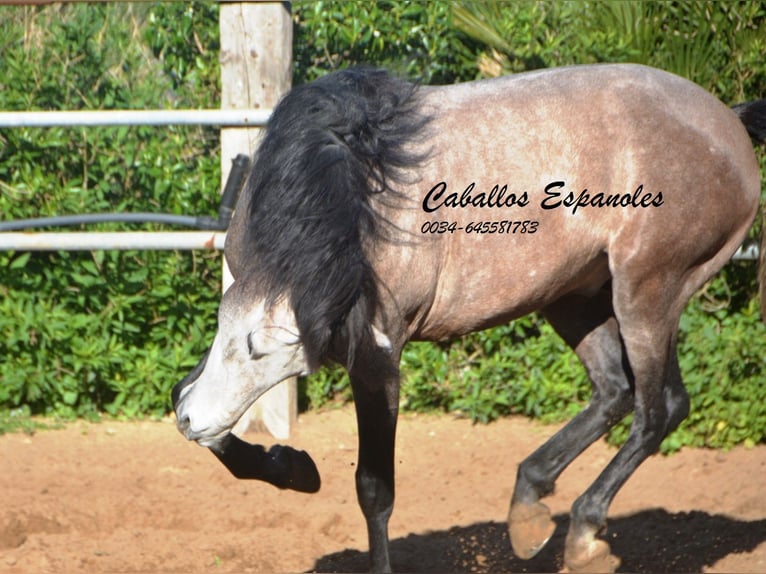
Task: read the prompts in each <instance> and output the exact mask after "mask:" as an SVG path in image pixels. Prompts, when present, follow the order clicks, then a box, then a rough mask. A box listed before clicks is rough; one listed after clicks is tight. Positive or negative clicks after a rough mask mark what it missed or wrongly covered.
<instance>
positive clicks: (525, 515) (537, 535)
mask: <svg viewBox="0 0 766 574" xmlns="http://www.w3.org/2000/svg"><path fill="white" fill-rule="evenodd" d="M554 530H556V523H555V522H553V520H552V519H551V511H550V509H549V508H548V507H547V506H545V505H544V504H543V503H541V502H535V503H533V504H521V503H517V504H513V505H511V511H510V512H509V513H508V534H509V535H510V538H511V547H512V548H513V553H514V554H515V555H516V556H518V557H519V558H521V559H522V560H529V559H530V558H533V557H534V556H535V555H536V554H537V553H538V552H540V550H541V549H542V548H543V546H545V544H546V543H547V542H548V540H550V539H551V536H553V531H554Z"/></svg>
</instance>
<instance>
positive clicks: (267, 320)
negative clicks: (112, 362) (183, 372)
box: [173, 281, 310, 447]
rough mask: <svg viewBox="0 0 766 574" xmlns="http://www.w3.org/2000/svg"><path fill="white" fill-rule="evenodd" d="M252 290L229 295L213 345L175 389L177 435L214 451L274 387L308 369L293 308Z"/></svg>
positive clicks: (243, 285)
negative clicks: (238, 422) (258, 400)
mask: <svg viewBox="0 0 766 574" xmlns="http://www.w3.org/2000/svg"><path fill="white" fill-rule="evenodd" d="M251 291H252V289H250V288H249V285H248V283H247V282H244V281H235V282H234V284H233V285H232V286H231V287H230V288H229V289H228V290H227V291H226V293H225V294H224V296H223V299H222V301H221V305H220V308H219V315H218V332H217V333H216V335H215V339H214V340H213V344H212V345H211V347H210V349H209V350H208V352H207V353H206V354H205V356H204V357H203V358H202V360H201V361H200V363H199V364H198V365H197V366H196V367H195V368H194V370H193V371H192V372H191V373H189V374H188V375H187V376H186V377H185V378H184V379H183V380H182V381H181V382H180V383H178V384H177V385H176V387H175V389H173V404H174V407H175V411H176V416H177V420H178V423H177V424H178V428H179V430H180V431H181V432H182V433H183V434H184V435H185V436H186V438H188V439H189V440H194V441H197V443H199V444H200V445H202V446H208V447H214V446H216V445H217V444H218V442H220V441H221V440H222V439H223V438H224V437H225V436H226V435H228V433H229V431H230V430H231V428H232V427H233V426H234V424H235V423H236V422H237V421H238V420H239V418H240V417H241V416H242V415H243V414H244V412H245V411H246V410H247V409H248V407H250V405H252V404H253V402H255V400H256V399H257V398H258V397H259V396H261V395H262V394H263V393H264V392H266V391H267V390H269V389H270V388H271V387H273V386H274V385H276V384H277V383H279V382H281V381H283V380H285V379H287V378H289V377H294V376H297V375H303V374H308V372H309V370H310V369H309V364H308V361H307V359H306V356H305V352H304V349H303V345H302V344H301V339H300V335H299V332H298V327H297V325H296V321H295V315H294V313H293V311H292V309H291V307H290V305H289V304H288V303H287V302H286V301H285V300H284V299H280V300H277V301H276V302H275V303H273V304H270V303H269V302H268V301H267V300H265V299H263V298H262V297H257V296H254V295H253V294H252V293H251Z"/></svg>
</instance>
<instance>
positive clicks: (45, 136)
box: [0, 3, 220, 417]
mask: <svg viewBox="0 0 766 574" xmlns="http://www.w3.org/2000/svg"><path fill="white" fill-rule="evenodd" d="M0 11H1V12H2V15H1V16H0V38H2V40H0V55H1V56H0V57H2V60H3V61H4V62H7V63H8V66H7V68H6V70H5V73H4V75H3V78H2V80H0V81H2V84H3V85H2V86H0V108H1V109H6V110H13V109H18V110H23V109H108V108H156V107H158V106H159V107H162V106H168V107H170V106H178V107H215V106H216V105H217V104H216V98H217V94H218V93H219V90H217V84H216V83H215V81H213V80H214V79H215V80H216V81H217V78H218V75H219V72H218V67H217V57H218V53H217V52H218V51H217V38H218V35H217V34H218V31H217V16H216V12H217V8H216V6H208V5H204V4H200V5H189V4H167V5H166V4H161V5H157V6H149V5H143V4H139V5H132V4H121V3H115V4H101V5H97V6H90V5H87V6H86V5H63V6H60V7H46V8H23V9H22V8H10V7H3V8H0ZM171 22H172V23H173V24H172V25H170V23H171ZM178 23H182V24H184V23H185V24H184V27H180V28H179V27H178ZM191 27H194V29H195V35H194V38H193V39H192V37H191V36H189V37H187V36H182V35H181V33H180V32H182V31H183V30H187V29H189V28H191ZM167 30H179V33H178V34H175V35H174V34H172V33H169V32H167ZM203 51H204V53H203ZM218 146H219V144H218V133H217V131H215V130H210V129H201V128H176V127H165V128H149V127H137V128H124V127H123V128H87V129H85V128H83V129H79V128H76V129H62V128H49V129H26V128H22V129H4V130H2V132H0V214H1V217H2V219H3V220H12V219H21V218H24V217H37V216H43V215H63V214H77V213H90V212H121V211H153V212H170V213H177V214H194V215H196V214H214V213H215V212H216V211H217V205H218V193H217V191H218V187H219V178H220V167H219V160H218V157H219V151H218ZM133 227H135V226H133ZM114 228H115V227H114V226H113V225H101V226H98V227H96V229H100V230H108V229H114ZM141 228H142V229H152V228H153V227H152V226H142V227H141ZM219 298H220V256H219V255H218V254H199V253H174V252H115V251H107V252H103V251H97V252H92V253H91V252H86V253H80V252H78V253H66V252H35V253H8V252H0V332H2V334H3V336H2V338H0V358H1V359H0V405H2V406H4V407H6V408H16V407H18V406H20V405H23V406H25V407H27V408H28V409H29V411H30V412H31V413H35V414H39V413H45V414H55V415H57V416H65V417H69V416H75V415H77V416H86V415H96V414H97V413H99V412H107V413H110V414H113V415H118V414H119V415H129V416H137V415H147V414H155V415H159V414H164V413H166V412H167V411H168V409H169V406H170V405H169V392H170V388H171V387H172V385H173V384H174V382H175V381H177V380H178V379H179V376H180V373H182V372H184V371H185V370H188V369H189V368H191V367H192V366H193V365H194V364H195V363H196V362H197V360H198V358H199V357H200V355H201V353H202V352H203V351H204V349H205V347H206V346H207V344H208V340H209V336H210V333H211V332H212V331H213V329H214V327H215V311H216V308H217V303H218V300H219Z"/></svg>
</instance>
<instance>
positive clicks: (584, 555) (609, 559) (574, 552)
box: [564, 528, 620, 573]
mask: <svg viewBox="0 0 766 574" xmlns="http://www.w3.org/2000/svg"><path fill="white" fill-rule="evenodd" d="M596 533H597V529H584V530H583V529H578V528H574V529H570V531H569V533H568V534H567V538H566V545H565V548H564V564H565V566H566V571H567V572H570V573H577V572H615V571H616V570H617V568H619V566H620V559H619V558H618V557H617V556H615V555H614V554H612V552H611V549H610V548H609V544H607V543H606V542H605V541H603V540H600V539H598V538H596Z"/></svg>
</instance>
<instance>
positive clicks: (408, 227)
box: [373, 65, 760, 339]
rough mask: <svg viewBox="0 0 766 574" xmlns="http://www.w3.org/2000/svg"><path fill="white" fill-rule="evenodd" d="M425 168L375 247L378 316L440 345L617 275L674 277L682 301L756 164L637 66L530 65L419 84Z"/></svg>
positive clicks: (719, 249) (693, 92)
mask: <svg viewBox="0 0 766 574" xmlns="http://www.w3.org/2000/svg"><path fill="white" fill-rule="evenodd" d="M421 98H422V110H423V112H424V113H426V114H428V115H430V117H431V123H430V125H429V128H428V131H427V136H426V137H425V138H423V139H422V141H419V142H417V143H415V144H413V145H416V146H417V147H418V148H419V149H420V150H421V151H424V150H427V152H428V154H429V155H428V160H427V161H425V162H423V163H422V164H421V165H419V166H418V167H417V169H416V170H414V172H413V173H412V174H411V177H410V179H409V181H410V183H409V184H408V185H407V186H406V188H405V189H404V195H405V196H406V201H404V202H397V203H396V205H395V207H392V206H391V204H385V205H383V204H381V205H379V206H378V208H379V209H380V211H381V213H382V214H384V216H385V217H387V218H389V219H390V220H391V221H392V222H393V223H394V224H395V226H396V227H397V228H398V229H400V230H401V232H402V237H401V241H399V242H396V241H394V242H388V243H387V244H386V245H385V246H379V247H378V248H377V249H375V250H374V251H375V255H374V257H373V258H374V261H375V263H374V264H375V266H376V271H377V275H378V277H380V278H381V281H382V282H383V283H384V284H385V285H386V289H385V290H384V292H385V293H388V294H389V295H388V296H387V297H388V301H387V305H388V309H387V311H386V314H387V315H388V316H389V317H390V316H396V317H398V320H399V323H400V326H401V328H403V329H405V330H406V331H407V336H408V337H412V338H423V339H444V338H449V337H453V336H455V335H459V334H463V333H466V332H470V331H473V330H477V329H480V328H484V327H488V326H492V325H495V324H499V323H503V322H506V321H508V320H509V319H512V318H515V317H518V316H520V315H523V314H526V313H528V312H530V311H532V310H535V309H540V308H543V307H545V306H546V305H549V304H550V303H552V302H553V301H555V300H557V299H558V298H560V297H562V296H564V295H566V294H570V293H580V294H584V295H588V294H592V293H594V292H596V291H597V290H599V289H600V288H601V287H602V286H603V285H604V284H605V283H606V282H608V281H610V280H611V279H613V278H614V277H615V276H620V275H631V276H633V275H635V276H638V275H640V274H642V273H644V274H646V273H649V272H650V271H651V272H652V273H654V274H657V276H658V277H663V276H667V277H670V276H673V277H674V278H678V277H683V278H684V281H685V283H684V284H683V285H681V286H680V287H679V293H678V300H679V304H681V305H682V304H684V303H685V302H686V298H688V296H690V295H691V293H692V292H693V290H695V289H697V288H698V287H699V286H700V285H701V284H702V282H704V281H705V280H706V279H707V278H708V277H709V276H710V275H711V274H713V273H714V272H715V271H717V269H718V268H719V267H720V266H721V265H722V264H723V263H724V262H725V261H726V260H727V259H728V258H729V257H730V255H731V254H732V253H733V252H734V250H735V249H736V248H737V246H738V245H739V244H740V242H741V241H742V239H743V238H744V234H745V233H746V231H747V229H748V228H749V226H750V224H751V222H752V219H753V217H754V214H755V211H756V209H757V204H758V197H759V192H760V182H759V172H758V165H757V161H756V159H755V155H754V153H753V149H752V144H751V142H750V139H749V137H748V135H747V132H746V131H745V129H744V127H743V126H742V123H741V122H740V121H739V119H738V118H737V116H736V115H735V114H734V113H733V112H732V111H731V110H730V109H728V108H727V107H726V106H725V105H724V104H722V103H721V102H720V101H718V100H717V99H716V98H715V97H713V96H712V95H710V94H709V93H707V92H705V91H704V90H703V89H702V88H700V87H698V86H696V85H695V84H693V83H691V82H688V81H686V80H684V79H682V78H679V77H677V76H674V75H672V74H668V73H665V72H661V71H659V70H655V69H652V68H647V67H643V66H635V65H599V66H581V67H572V68H561V69H554V70H543V71H538V72H532V73H527V74H520V75H516V76H510V77H506V78H501V79H496V80H486V81H480V82H474V83H467V84H458V85H455V86H446V87H438V88H423V89H422V91H421Z"/></svg>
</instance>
